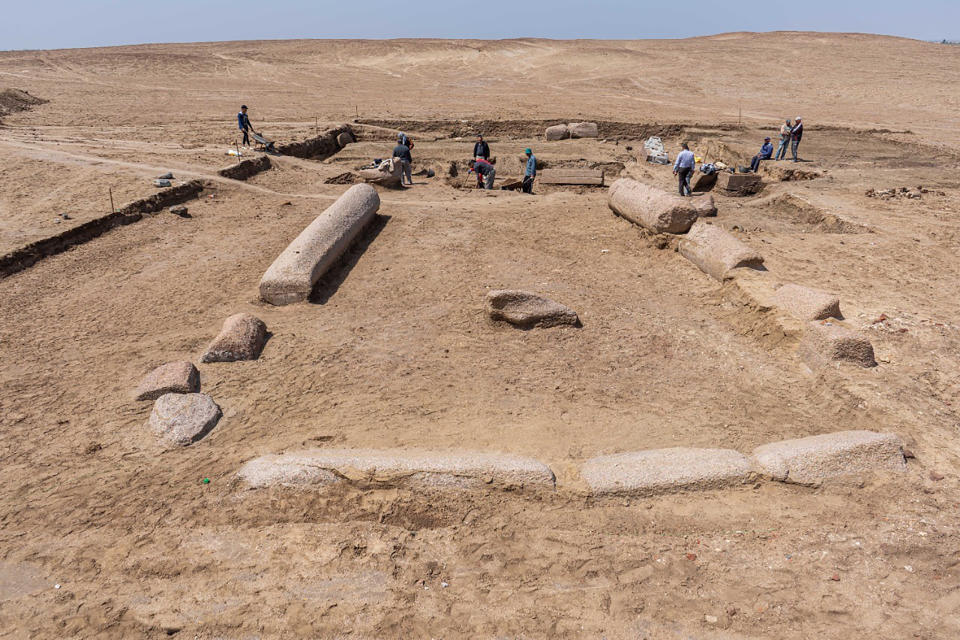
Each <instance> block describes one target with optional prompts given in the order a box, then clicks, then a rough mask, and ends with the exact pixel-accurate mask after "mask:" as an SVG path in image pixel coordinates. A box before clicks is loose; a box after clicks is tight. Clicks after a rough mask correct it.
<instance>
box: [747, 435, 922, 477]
mask: <svg viewBox="0 0 960 640" xmlns="http://www.w3.org/2000/svg"><path fill="white" fill-rule="evenodd" d="M753 461H754V467H755V468H756V470H757V471H758V472H759V473H762V474H763V475H765V476H769V477H771V478H773V479H774V480H779V481H780V482H789V483H793V484H803V485H818V484H820V483H821V482H822V481H823V480H825V479H827V478H832V477H835V476H842V475H846V474H853V473H864V472H872V471H906V468H907V466H906V460H905V459H904V457H903V443H902V441H901V440H900V438H898V437H897V436H896V435H894V434H891V433H876V432H873V431H840V432H837V433H828V434H824V435H819V436H811V437H809V438H800V439H797V440H783V441H780V442H773V443H770V444H765V445H763V446H760V447H757V448H756V449H754V451H753Z"/></svg>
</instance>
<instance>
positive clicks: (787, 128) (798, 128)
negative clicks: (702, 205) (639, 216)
mask: <svg viewBox="0 0 960 640" xmlns="http://www.w3.org/2000/svg"><path fill="white" fill-rule="evenodd" d="M801 140H803V118H801V117H800V116H797V117H796V119H795V121H794V122H792V123H791V122H790V121H789V120H787V121H785V123H784V124H783V126H781V127H780V144H779V146H778V147H777V152H776V154H774V152H773V144H772V143H771V142H770V136H767V137H766V138H764V139H763V146H761V147H760V153H758V154H757V155H755V156H753V158H752V159H751V160H750V171H752V172H754V173H756V172H757V171H758V170H759V169H760V161H761V160H786V159H787V148H788V147H789V148H790V151H791V152H792V154H793V161H794V162H799V161H800V160H799V158H797V148H798V147H799V146H800V141H801ZM696 162H697V161H696V157H695V156H694V155H693V152H692V151H690V147H689V146H688V145H687V143H686V142H684V143H683V144H682V145H681V150H680V153H679V154H677V159H676V161H675V162H674V163H673V175H675V176H677V181H678V186H679V190H680V195H681V196H689V195H693V191H692V190H691V188H690V178H692V177H693V171H694V168H695V167H696Z"/></svg>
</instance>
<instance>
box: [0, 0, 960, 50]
mask: <svg viewBox="0 0 960 640" xmlns="http://www.w3.org/2000/svg"><path fill="white" fill-rule="evenodd" d="M4 5H5V7H4V9H3V11H2V13H0V50H6V49H52V48H69V47H90V46H103V45H115V44H139V43H145V42H193V41H210V40H253V39H272V38H399V37H404V38H406V37H438V38H513V37H522V36H531V37H543V38H630V39H632V38H682V37H688V36H697V35H708V34H714V33H722V32H726V31H775V30H803V31H858V32H867V33H882V34H889V35H899V36H907V37H911V38H918V39H922V40H940V39H942V38H947V39H951V40H960V0H912V1H910V2H903V1H902V0H897V1H894V0H874V1H872V2H867V1H861V0H852V1H844V0H803V1H798V2H781V1H779V0H710V1H704V0H688V1H687V2H678V1H676V0H658V1H655V2H651V1H647V0H634V1H632V2H631V1H629V0H622V1H616V0H593V1H592V2H590V1H587V2H572V1H569V0H513V1H508V0H460V1H456V0H453V1H451V0H447V1H445V2H438V1H434V0H427V1H417V0H352V1H348V0H336V1H335V0H313V1H310V0H153V1H152V2H145V1H143V0H122V1H121V0H10V1H9V2H5V3H4Z"/></svg>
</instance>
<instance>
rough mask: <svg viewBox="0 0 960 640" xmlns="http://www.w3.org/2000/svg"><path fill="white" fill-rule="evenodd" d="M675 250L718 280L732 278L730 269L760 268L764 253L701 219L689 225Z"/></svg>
mask: <svg viewBox="0 0 960 640" xmlns="http://www.w3.org/2000/svg"><path fill="white" fill-rule="evenodd" d="M678 250H679V251H680V255H682V256H683V257H684V258H686V259H687V260H689V261H690V262H692V263H693V264H695V265H697V266H698V267H699V268H700V270H701V271H703V272H704V273H706V274H707V275H709V276H710V277H712V278H715V279H717V280H720V281H721V282H723V281H724V280H726V279H728V278H731V277H733V275H732V274H731V271H732V270H733V269H738V268H743V267H747V268H751V269H761V268H762V267H763V256H761V255H760V254H759V253H757V252H756V251H754V250H753V249H751V248H750V247H748V246H747V245H745V244H743V243H742V242H740V241H739V240H737V239H736V238H735V237H733V236H732V235H730V234H729V233H727V232H726V231H724V230H723V229H721V228H720V227H717V226H714V225H712V224H707V223H706V222H703V221H702V220H700V221H697V223H696V224H694V225H693V226H692V227H691V228H690V232H689V233H687V235H686V237H684V238H683V239H682V240H681V241H680V245H679V247H678Z"/></svg>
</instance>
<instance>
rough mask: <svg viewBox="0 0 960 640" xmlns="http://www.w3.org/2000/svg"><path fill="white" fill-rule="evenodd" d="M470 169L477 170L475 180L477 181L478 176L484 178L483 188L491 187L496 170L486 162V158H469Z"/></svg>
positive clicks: (478, 179)
mask: <svg viewBox="0 0 960 640" xmlns="http://www.w3.org/2000/svg"><path fill="white" fill-rule="evenodd" d="M470 171H476V172H477V182H478V183H479V181H480V177H481V176H483V177H484V178H486V180H485V181H484V183H483V188H484V189H493V179H494V178H495V177H496V175H497V170H496V169H494V167H493V165H492V164H490V163H489V162H487V161H486V160H471V161H470Z"/></svg>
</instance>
